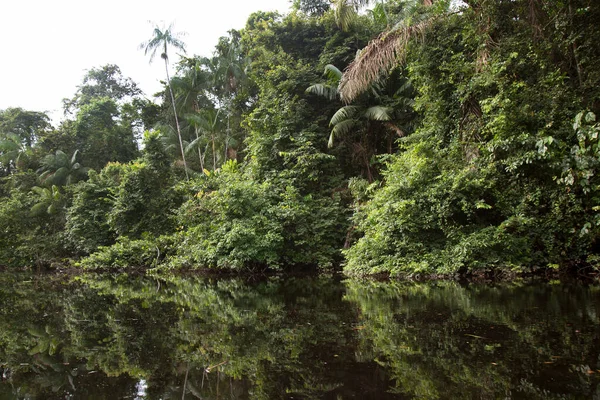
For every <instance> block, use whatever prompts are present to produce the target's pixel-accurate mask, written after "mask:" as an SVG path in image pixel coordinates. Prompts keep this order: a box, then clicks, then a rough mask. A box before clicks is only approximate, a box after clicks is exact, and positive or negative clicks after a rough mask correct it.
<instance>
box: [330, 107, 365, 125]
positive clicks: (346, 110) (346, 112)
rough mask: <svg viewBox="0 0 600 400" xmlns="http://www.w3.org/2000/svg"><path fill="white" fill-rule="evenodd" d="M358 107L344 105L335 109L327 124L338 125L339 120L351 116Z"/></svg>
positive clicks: (341, 120)
mask: <svg viewBox="0 0 600 400" xmlns="http://www.w3.org/2000/svg"><path fill="white" fill-rule="evenodd" d="M358 110H359V107H357V106H344V107H342V108H340V109H339V110H337V111H336V112H335V114H333V117H331V121H329V125H338V124H340V123H341V122H343V121H345V120H348V119H351V118H353V117H354V116H355V115H356V113H357V112H358Z"/></svg>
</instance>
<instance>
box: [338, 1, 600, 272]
mask: <svg viewBox="0 0 600 400" xmlns="http://www.w3.org/2000/svg"><path fill="white" fill-rule="evenodd" d="M517 3H519V2H515V3H514V4H510V5H509V4H508V3H507V4H504V3H502V4H495V3H494V4H492V3H486V4H485V5H481V7H477V8H468V9H466V10H465V11H464V12H463V13H462V14H459V15H449V16H447V17H445V18H444V19H443V20H439V21H438V22H437V23H436V24H435V25H434V26H433V27H432V32H431V33H430V34H428V37H427V43H426V44H423V45H420V44H415V45H413V46H412V47H410V48H409V51H408V53H407V57H408V60H407V68H408V70H409V72H410V79H411V80H412V81H413V83H414V85H415V88H416V90H417V91H418V93H419V95H418V97H417V99H416V105H415V107H416V110H417V111H418V112H420V113H421V114H422V118H423V120H422V123H421V124H420V128H419V129H418V130H417V131H416V132H415V133H414V134H413V135H411V136H408V137H406V138H405V139H401V143H402V147H401V151H400V153H399V154H398V155H396V156H394V157H392V158H391V159H390V162H389V164H388V169H387V171H386V172H385V173H384V177H385V181H384V185H383V186H382V187H381V189H379V190H376V191H375V193H373V194H372V195H371V196H372V197H371V199H370V200H369V201H367V202H366V203H362V204H361V206H360V207H359V208H358V210H359V211H358V212H357V213H356V215H355V223H356V227H357V231H358V232H359V235H362V236H361V237H360V238H359V239H358V240H357V241H356V243H355V245H354V246H353V247H352V248H351V249H349V250H348V251H347V252H346V256H347V265H346V271H347V272H348V273H350V274H359V275H362V274H369V273H378V272H386V273H392V274H396V275H412V274H421V273H425V274H454V273H456V272H466V271H474V270H477V269H481V268H483V269H486V270H494V271H496V272H499V271H506V270H508V271H514V270H516V271H523V270H524V269H529V268H532V267H545V266H547V265H556V264H560V265H562V266H569V265H571V264H573V263H576V262H577V261H579V260H582V259H585V258H586V255H587V254H589V253H590V252H593V251H594V248H595V243H596V240H597V234H598V230H597V228H596V227H597V225H596V223H597V221H596V219H595V218H596V212H595V207H596V206H597V201H598V200H597V197H596V195H595V187H596V184H595V178H594V175H595V173H594V172H593V171H594V169H595V164H596V161H595V158H596V140H597V139H596V137H597V134H598V132H597V130H598V129H597V126H595V125H594V123H595V121H594V117H593V114H589V113H588V114H585V113H582V114H579V116H578V117H577V118H576V121H575V126H574V128H575V131H574V130H573V127H572V126H571V125H572V123H571V121H572V118H573V116H574V115H575V114H576V113H577V112H579V110H581V109H582V108H585V102H586V98H585V96H581V92H580V90H581V89H582V88H581V87H579V85H577V84H576V83H575V82H574V81H572V80H569V79H568V77H567V76H566V75H565V73H564V72H563V71H562V70H561V68H562V67H563V65H560V63H557V62H556V60H555V59H553V58H552V57H551V54H550V48H551V46H552V45H553V44H554V45H558V44H557V43H558V42H557V41H559V40H562V39H558V38H556V37H553V36H552V35H550V34H548V35H547V36H546V32H543V35H544V36H543V37H538V38H537V39H535V40H539V41H540V45H538V46H535V47H534V46H532V45H531V42H530V41H531V40H532V39H531V37H532V36H531V35H533V36H534V37H535V35H536V34H538V33H540V32H538V31H536V29H538V28H539V27H538V26H536V25H535V24H533V25H531V24H526V23H523V21H524V20H525V15H526V14H527V13H528V12H531V10H530V9H527V8H525V7H524V4H520V3H519V4H517ZM538 11H539V10H538ZM540 12H541V11H540ZM544 12H548V13H555V14H554V15H555V17H556V18H559V19H560V18H563V17H564V15H563V12H564V10H558V9H552V8H551V7H548V8H545V9H544ZM482 15H486V16H489V17H490V18H491V19H490V20H489V21H488V23H485V22H482V20H481V19H480V18H481V16H482ZM517 15H523V17H519V18H517V17H516V16H517ZM551 15H552V14H551ZM492 16H493V17H492ZM588 26H589V25H588ZM565 29H567V28H565ZM482 31H483V32H486V34H487V35H491V36H485V35H484V36H482V35H481V32H482ZM536 32H537V33H536ZM490 37H493V40H494V43H495V45H494V46H489V44H490V43H491V42H490V41H489V40H490V39H489V38H490Z"/></svg>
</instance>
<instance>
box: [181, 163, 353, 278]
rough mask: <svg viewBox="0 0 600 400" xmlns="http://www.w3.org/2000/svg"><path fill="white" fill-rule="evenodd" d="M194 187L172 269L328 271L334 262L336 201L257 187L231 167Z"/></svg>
mask: <svg viewBox="0 0 600 400" xmlns="http://www.w3.org/2000/svg"><path fill="white" fill-rule="evenodd" d="M197 184H198V185H199V190H198V191H197V193H196V195H195V196H194V198H192V199H191V200H189V201H188V202H187V203H186V204H184V206H183V207H182V208H181V210H180V214H179V220H180V223H181V224H182V225H183V226H184V227H185V228H186V234H185V239H184V241H183V242H182V243H181V246H180V249H179V251H178V255H179V260H176V261H175V263H176V264H177V263H184V264H187V265H190V266H197V267H200V268H205V267H208V268H215V267H216V268H226V269H235V270H241V269H244V268H265V267H269V268H272V269H279V268H283V267H287V266H291V265H313V266H314V265H318V266H329V265H330V264H331V261H332V260H334V259H335V258H336V254H337V251H338V250H337V249H338V248H339V240H340V239H339V238H340V236H341V235H340V234H341V232H340V230H341V229H343V224H342V223H341V221H340V216H341V215H343V213H342V210H341V208H340V207H339V205H338V203H337V202H336V201H335V200H332V199H330V198H324V197H320V196H313V195H305V196H303V195H301V194H300V192H299V191H298V189H296V188H295V187H293V186H291V185H288V186H285V187H284V188H283V189H282V188H281V186H280V184H278V185H276V184H274V183H273V182H270V181H266V182H264V183H262V184H258V183H256V182H253V181H252V180H250V179H248V177H247V175H245V174H243V173H241V172H237V171H235V170H233V168H231V167H230V168H228V169H223V171H221V172H220V173H217V174H211V176H209V177H207V178H203V179H202V180H201V181H199V182H198V183H197ZM332 232H333V233H334V234H333V235H332ZM336 234H337V235H336Z"/></svg>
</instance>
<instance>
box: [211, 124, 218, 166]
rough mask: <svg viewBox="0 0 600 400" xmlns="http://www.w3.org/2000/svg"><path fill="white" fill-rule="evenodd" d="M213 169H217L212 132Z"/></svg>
mask: <svg viewBox="0 0 600 400" xmlns="http://www.w3.org/2000/svg"><path fill="white" fill-rule="evenodd" d="M212 153H213V171H216V170H217V153H216V152H215V134H214V133H213V134H212Z"/></svg>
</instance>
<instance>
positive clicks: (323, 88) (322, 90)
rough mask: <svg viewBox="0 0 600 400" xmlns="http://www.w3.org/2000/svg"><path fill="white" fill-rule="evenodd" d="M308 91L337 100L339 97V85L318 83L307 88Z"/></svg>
mask: <svg viewBox="0 0 600 400" xmlns="http://www.w3.org/2000/svg"><path fill="white" fill-rule="evenodd" d="M306 93H311V94H316V95H317V96H321V97H325V98H326V99H327V100H335V99H337V97H338V90H337V87H334V86H330V85H324V84H322V83H317V84H315V85H311V86H309V87H307V88H306Z"/></svg>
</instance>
